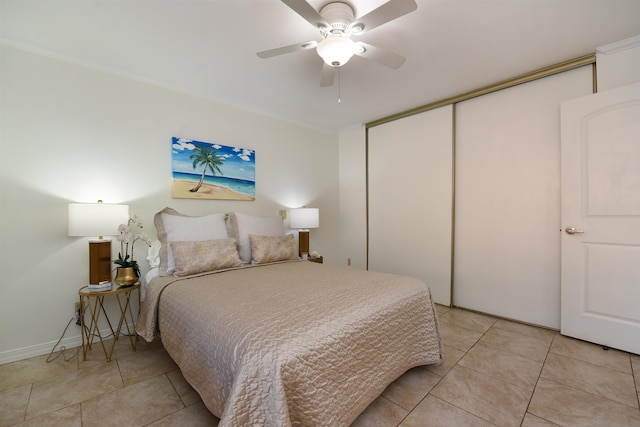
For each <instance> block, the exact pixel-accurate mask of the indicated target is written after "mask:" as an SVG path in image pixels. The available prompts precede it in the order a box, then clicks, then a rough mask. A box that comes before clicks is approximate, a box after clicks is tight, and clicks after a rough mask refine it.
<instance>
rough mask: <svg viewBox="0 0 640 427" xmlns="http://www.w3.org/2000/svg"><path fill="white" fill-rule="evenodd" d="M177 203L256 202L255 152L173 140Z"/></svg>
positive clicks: (191, 141) (174, 138)
mask: <svg viewBox="0 0 640 427" xmlns="http://www.w3.org/2000/svg"><path fill="white" fill-rule="evenodd" d="M171 153H172V155H171V166H172V174H173V184H172V187H171V196H172V197H173V198H174V199H213V200H255V199H256V153H255V150H251V149H248V148H241V147H231V146H227V145H221V144H216V143H210V142H202V141H194V140H192V139H185V138H178V137H175V136H174V137H172V138H171Z"/></svg>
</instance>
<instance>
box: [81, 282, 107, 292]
mask: <svg viewBox="0 0 640 427" xmlns="http://www.w3.org/2000/svg"><path fill="white" fill-rule="evenodd" d="M87 290H88V291H89V292H103V291H110V290H111V282H106V283H97V284H96V283H90V284H88V285H87Z"/></svg>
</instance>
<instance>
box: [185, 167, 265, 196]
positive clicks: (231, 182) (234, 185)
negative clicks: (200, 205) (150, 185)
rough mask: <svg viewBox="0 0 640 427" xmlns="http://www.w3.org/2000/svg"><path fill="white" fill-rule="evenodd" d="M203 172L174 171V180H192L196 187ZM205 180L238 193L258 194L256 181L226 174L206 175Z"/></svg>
mask: <svg viewBox="0 0 640 427" xmlns="http://www.w3.org/2000/svg"><path fill="white" fill-rule="evenodd" d="M201 176H202V174H192V173H184V172H175V171H174V172H173V179H174V180H182V181H191V182H193V186H194V187H195V186H196V185H197V184H198V182H199V181H200V177H201ZM204 182H205V183H207V184H213V185H219V186H220V187H225V188H228V189H229V190H231V191H234V192H236V193H240V194H244V195H247V196H251V197H255V195H256V183H255V181H249V180H244V179H237V178H228V177H225V176H211V175H205V177H204Z"/></svg>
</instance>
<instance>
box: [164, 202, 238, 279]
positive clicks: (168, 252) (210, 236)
mask: <svg viewBox="0 0 640 427" xmlns="http://www.w3.org/2000/svg"><path fill="white" fill-rule="evenodd" d="M225 217H226V214H224V213H214V214H210V215H205V216H200V217H192V216H188V215H184V214H181V213H180V212H178V211H176V210H175V209H171V208H164V209H163V210H161V211H160V212H158V213H156V214H155V216H154V218H153V222H154V224H155V226H156V230H157V231H158V240H160V243H161V246H160V253H159V255H160V276H170V275H172V274H173V272H174V270H175V261H174V256H173V251H172V249H171V246H170V245H169V243H170V242H186V241H189V242H191V241H203V240H217V239H226V238H228V237H230V236H229V234H228V233H227V225H226V223H225Z"/></svg>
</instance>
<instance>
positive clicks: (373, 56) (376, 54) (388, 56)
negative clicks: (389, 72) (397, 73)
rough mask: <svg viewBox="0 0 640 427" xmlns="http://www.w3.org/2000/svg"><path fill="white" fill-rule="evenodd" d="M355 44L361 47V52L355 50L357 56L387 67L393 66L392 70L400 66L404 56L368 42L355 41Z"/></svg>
mask: <svg viewBox="0 0 640 427" xmlns="http://www.w3.org/2000/svg"><path fill="white" fill-rule="evenodd" d="M356 44H357V45H358V46H360V48H361V49H362V51H361V52H356V55H358V56H361V57H363V58H367V59H370V60H372V61H376V62H378V63H380V64H382V65H386V66H387V67H389V68H393V69H394V70H397V69H398V68H400V67H401V66H402V64H404V61H405V57H404V56H402V55H398V54H397V53H394V52H391V51H389V50H386V49H382V48H380V47H376V46H373V45H370V44H368V43H363V42H356Z"/></svg>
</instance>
